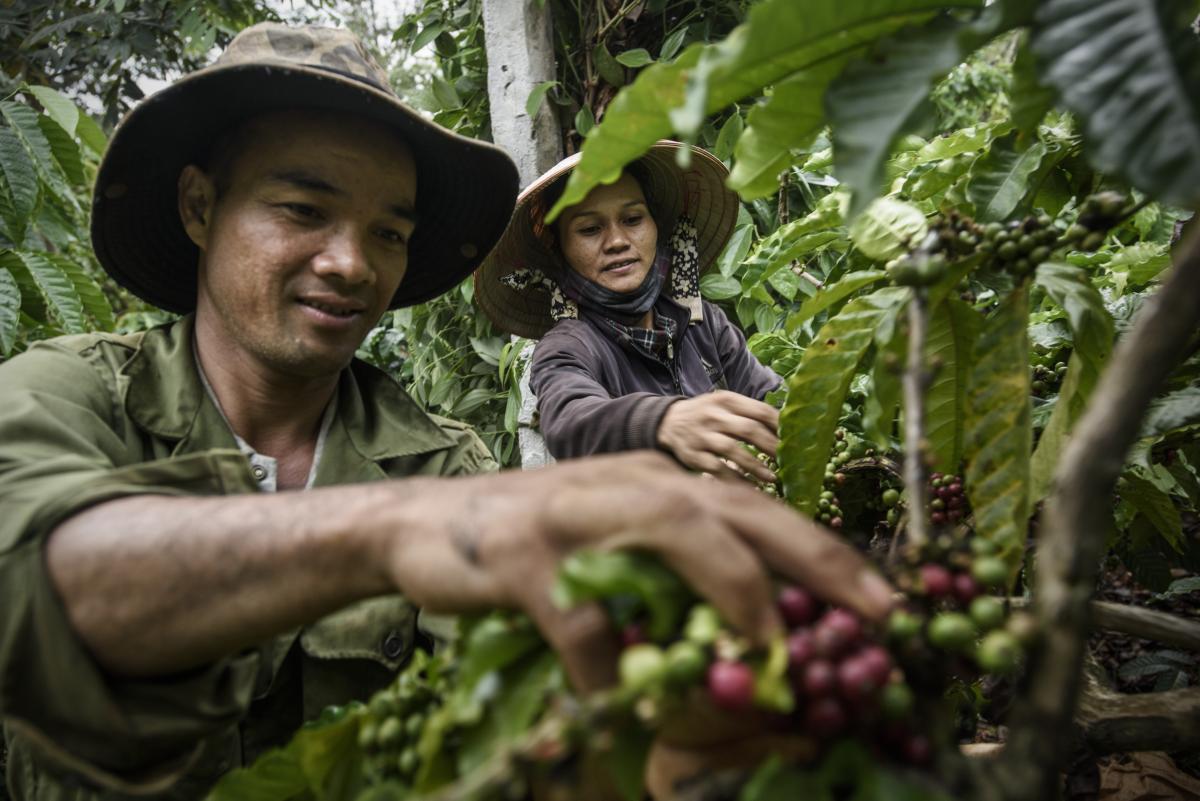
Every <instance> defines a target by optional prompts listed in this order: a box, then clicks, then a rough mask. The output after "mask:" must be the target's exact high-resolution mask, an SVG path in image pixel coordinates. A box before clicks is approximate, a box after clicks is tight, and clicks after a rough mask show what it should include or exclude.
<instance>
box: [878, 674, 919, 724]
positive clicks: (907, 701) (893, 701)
mask: <svg viewBox="0 0 1200 801" xmlns="http://www.w3.org/2000/svg"><path fill="white" fill-rule="evenodd" d="M914 704H915V698H914V697H913V691H912V689H911V688H910V687H909V686H908V685H907V684H904V683H903V682H893V683H891V684H889V685H887V686H886V687H884V688H883V692H882V693H880V695H879V708H880V709H881V710H883V716H884V717H885V718H887V719H888V720H904V719H905V718H907V717H908V716H909V715H911V714H912V711H913V706H914Z"/></svg>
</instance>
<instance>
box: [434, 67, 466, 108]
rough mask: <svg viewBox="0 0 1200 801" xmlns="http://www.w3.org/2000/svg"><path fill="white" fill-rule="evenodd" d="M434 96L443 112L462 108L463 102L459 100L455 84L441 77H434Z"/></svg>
mask: <svg viewBox="0 0 1200 801" xmlns="http://www.w3.org/2000/svg"><path fill="white" fill-rule="evenodd" d="M433 96H434V97H435V98H437V102H438V103H440V104H441V106H442V109H443V110H446V109H456V108H462V100H461V99H460V98H459V96H458V91H457V90H456V89H455V88H454V84H452V83H450V82H449V81H447V80H446V79H445V78H443V77H441V76H440V75H434V76H433Z"/></svg>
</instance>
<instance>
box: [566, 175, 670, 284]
mask: <svg viewBox="0 0 1200 801" xmlns="http://www.w3.org/2000/svg"><path fill="white" fill-rule="evenodd" d="M558 233H559V240H560V246H561V248H562V254H563V257H564V258H565V259H566V260H567V264H569V265H570V266H571V269H573V270H574V271H575V272H577V273H579V274H580V275H582V276H583V277H584V278H587V279H588V280H590V281H593V282H595V283H597V284H599V285H600V286H602V287H605V288H606V289H610V290H612V291H613V292H633V291H634V290H636V289H637V288H638V287H639V286H641V284H642V281H643V280H644V279H645V278H646V273H647V272H648V271H649V270H650V267H651V266H652V265H653V264H654V253H655V248H656V247H657V246H658V226H656V225H655V224H654V218H652V217H651V216H650V210H649V209H648V208H647V206H646V196H645V195H644V194H642V188H641V186H639V185H638V182H637V181H636V180H635V179H634V178H633V176H631V175H629V174H628V173H626V174H625V175H622V176H621V179H620V180H619V181H617V182H616V183H615V184H609V185H608V186H598V187H596V188H595V189H593V190H592V191H591V192H590V193H589V194H588V196H587V197H586V198H584V199H583V200H582V201H581V202H580V203H578V204H576V205H574V206H571V207H570V208H568V209H567V210H566V211H565V212H564V213H563V216H562V217H561V218H560V222H559V225H558Z"/></svg>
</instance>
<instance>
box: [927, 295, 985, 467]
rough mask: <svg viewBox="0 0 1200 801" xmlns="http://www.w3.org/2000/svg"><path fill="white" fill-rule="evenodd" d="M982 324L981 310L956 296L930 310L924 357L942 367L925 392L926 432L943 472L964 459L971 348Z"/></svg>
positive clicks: (933, 454)
mask: <svg viewBox="0 0 1200 801" xmlns="http://www.w3.org/2000/svg"><path fill="white" fill-rule="evenodd" d="M982 326H983V318H982V317H981V316H980V314H979V312H977V311H975V310H974V309H973V308H971V305H970V304H968V303H964V302H963V301H961V300H959V299H957V298H949V299H947V300H945V301H943V302H942V303H941V304H939V305H938V307H937V308H936V309H934V310H933V311H932V312H931V313H930V317H929V335H928V339H927V340H926V342H925V356H926V360H927V363H928V361H930V360H933V359H937V360H938V361H939V362H940V366H939V367H938V369H937V372H936V373H935V374H934V378H933V382H932V383H931V384H930V385H929V389H928V390H927V391H926V393H925V431H926V436H927V437H928V438H929V442H930V453H931V454H932V456H933V460H934V466H935V468H936V469H938V470H941V471H942V472H943V473H947V474H952V473H957V472H958V469H959V464H960V462H961V461H962V453H963V434H964V432H963V421H964V420H965V419H966V416H967V415H966V407H967V384H968V381H969V378H970V373H971V365H972V363H973V362H972V350H973V348H974V345H975V340H976V339H977V338H978V337H979V330H980V328H982Z"/></svg>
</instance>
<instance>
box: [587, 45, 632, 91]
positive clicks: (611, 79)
mask: <svg viewBox="0 0 1200 801" xmlns="http://www.w3.org/2000/svg"><path fill="white" fill-rule="evenodd" d="M592 61H593V62H594V63H595V65H596V72H598V73H600V77H601V78H603V79H604V80H605V81H606V82H607V83H608V84H609V85H611V86H617V87H620V86H624V85H625V70H624V69H622V68H621V65H620V63H619V62H618V61H617V60H616V59H615V58H613V57H612V53H610V52H608V48H607V47H605V46H604V42H600V43H598V44H597V45H596V48H595V49H594V50H592Z"/></svg>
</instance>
